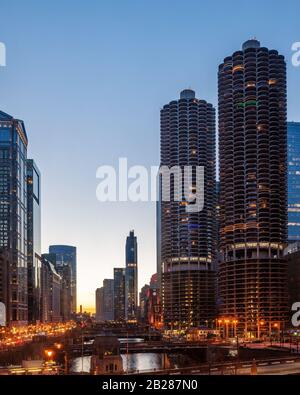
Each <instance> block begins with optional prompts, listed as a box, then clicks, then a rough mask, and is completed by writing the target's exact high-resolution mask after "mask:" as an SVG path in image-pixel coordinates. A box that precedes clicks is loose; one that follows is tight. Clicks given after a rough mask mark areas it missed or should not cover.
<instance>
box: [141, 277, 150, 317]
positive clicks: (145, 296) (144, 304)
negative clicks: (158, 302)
mask: <svg viewBox="0 0 300 395" xmlns="http://www.w3.org/2000/svg"><path fill="white" fill-rule="evenodd" d="M149 289H150V285H149V284H145V285H144V286H143V287H142V288H141V291H140V305H139V321H140V322H141V323H143V324H147V323H148V305H149Z"/></svg>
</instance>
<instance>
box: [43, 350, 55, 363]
mask: <svg viewBox="0 0 300 395" xmlns="http://www.w3.org/2000/svg"><path fill="white" fill-rule="evenodd" d="M45 356H46V358H47V360H48V361H47V362H49V363H51V362H53V356H54V351H53V350H45Z"/></svg>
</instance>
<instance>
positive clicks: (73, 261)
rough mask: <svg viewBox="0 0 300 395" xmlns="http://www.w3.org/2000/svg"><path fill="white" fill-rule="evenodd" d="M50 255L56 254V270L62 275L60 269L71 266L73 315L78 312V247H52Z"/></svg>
mask: <svg viewBox="0 0 300 395" xmlns="http://www.w3.org/2000/svg"><path fill="white" fill-rule="evenodd" d="M49 253H50V254H56V270H57V271H58V273H59V274H60V275H62V272H61V270H60V267H63V266H66V265H67V266H70V271H71V284H70V292H71V299H72V301H71V313H75V312H76V310H77V257H76V247H73V246H67V245H52V246H50V247H49Z"/></svg>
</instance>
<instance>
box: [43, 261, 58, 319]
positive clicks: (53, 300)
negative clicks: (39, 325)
mask: <svg viewBox="0 0 300 395" xmlns="http://www.w3.org/2000/svg"><path fill="white" fill-rule="evenodd" d="M62 286H63V284H62V278H61V276H60V275H59V274H58V273H57V271H56V270H55V266H54V264H53V263H51V262H50V261H48V260H47V259H46V258H45V257H44V256H43V257H42V266H41V321H42V322H60V321H61V320H62V314H61V291H62Z"/></svg>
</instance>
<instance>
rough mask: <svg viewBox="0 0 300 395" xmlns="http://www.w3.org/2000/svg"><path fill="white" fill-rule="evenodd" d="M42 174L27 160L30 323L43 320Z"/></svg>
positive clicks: (31, 161)
mask: <svg viewBox="0 0 300 395" xmlns="http://www.w3.org/2000/svg"><path fill="white" fill-rule="evenodd" d="M41 265H42V262H41V174H40V171H39V169H38V167H37V165H36V164H35V162H34V161H33V160H32V159H27V276H28V279H27V280H28V321H29V322H30V323H35V322H38V321H39V320H40V319H41Z"/></svg>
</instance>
